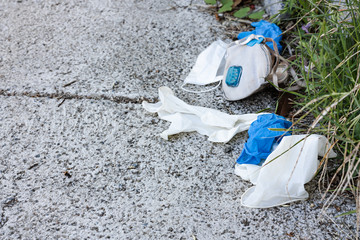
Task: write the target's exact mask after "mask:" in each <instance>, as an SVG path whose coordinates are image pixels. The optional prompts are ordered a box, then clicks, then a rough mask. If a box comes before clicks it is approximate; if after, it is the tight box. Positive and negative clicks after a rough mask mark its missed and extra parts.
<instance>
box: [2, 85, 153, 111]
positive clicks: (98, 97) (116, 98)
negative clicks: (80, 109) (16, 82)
mask: <svg viewBox="0 0 360 240" xmlns="http://www.w3.org/2000/svg"><path fill="white" fill-rule="evenodd" d="M0 96H5V97H30V98H51V99H57V100H60V99H63V101H62V102H61V103H60V104H59V105H58V106H59V107H60V106H61V104H63V103H64V101H65V100H66V99H77V100H84V99H85V100H100V101H103V100H105V101H112V102H115V103H133V104H141V103H142V102H143V101H147V102H151V103H154V102H156V101H157V98H146V97H135V98H130V97H125V96H114V97H111V96H106V95H78V94H71V93H64V92H56V93H40V92H27V91H26V92H20V93H19V92H8V91H6V90H3V89H0Z"/></svg>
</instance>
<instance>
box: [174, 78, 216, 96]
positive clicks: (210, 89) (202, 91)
mask: <svg viewBox="0 0 360 240" xmlns="http://www.w3.org/2000/svg"><path fill="white" fill-rule="evenodd" d="M217 78H220V79H218V80H217V81H218V82H219V83H218V84H217V85H216V86H215V87H212V88H209V89H206V90H200V91H196V90H190V89H186V88H185V85H186V84H187V83H183V84H182V85H181V86H180V88H181V89H182V90H184V91H185V92H190V93H206V92H210V91H213V90H215V89H217V88H218V87H219V86H220V84H221V82H222V76H219V77H217Z"/></svg>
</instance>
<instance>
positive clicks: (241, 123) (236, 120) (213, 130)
mask: <svg viewBox="0 0 360 240" xmlns="http://www.w3.org/2000/svg"><path fill="white" fill-rule="evenodd" d="M159 98H160V102H158V103H148V102H146V101H144V102H143V103H142V105H143V107H144V108H145V110H147V111H149V112H152V113H157V114H158V116H159V117H160V118H161V119H164V120H166V121H170V122H171V125H170V127H169V129H167V130H165V131H164V132H162V133H161V134H160V136H161V137H162V138H164V139H165V140H168V136H170V135H173V134H177V133H181V132H194V131H196V132H198V133H200V134H202V135H206V136H208V137H209V138H208V140H209V141H212V142H224V143H226V142H228V141H230V140H231V138H232V137H233V136H234V135H236V134H237V133H239V132H242V131H246V130H248V129H249V127H250V125H251V123H252V122H253V121H255V120H256V118H257V117H258V116H259V115H260V114H243V115H229V114H226V113H223V112H220V111H218V110H215V109H211V108H205V107H198V106H193V105H189V104H187V103H185V102H183V101H182V100H180V99H179V98H177V97H176V96H175V95H174V93H173V92H172V91H171V89H170V88H168V87H160V88H159Z"/></svg>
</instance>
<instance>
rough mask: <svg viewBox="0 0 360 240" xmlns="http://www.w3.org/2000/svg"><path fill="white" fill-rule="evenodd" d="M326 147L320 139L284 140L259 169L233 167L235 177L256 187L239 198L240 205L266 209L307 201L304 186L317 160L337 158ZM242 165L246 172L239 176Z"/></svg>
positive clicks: (316, 166)
mask: <svg viewBox="0 0 360 240" xmlns="http://www.w3.org/2000/svg"><path fill="white" fill-rule="evenodd" d="M329 147H330V144H329V143H328V141H327V139H326V138H325V137H324V136H321V135H315V134H313V135H292V136H285V137H283V139H282V140H281V142H280V144H279V145H278V146H277V147H276V149H275V150H274V151H273V152H272V153H271V154H270V155H269V156H268V157H267V158H266V160H265V162H264V163H263V165H262V166H258V165H253V164H236V165H235V174H237V175H240V176H241V177H244V176H245V180H250V181H251V182H252V183H253V184H255V186H254V187H251V188H250V189H248V190H247V191H246V192H245V193H244V194H243V195H242V197H241V204H242V205H243V206H246V207H252V208H269V207H274V206H279V205H283V204H286V203H290V202H293V201H299V200H305V199H307V198H308V197H309V194H308V193H307V192H306V190H305V188H304V184H306V183H307V182H309V181H310V180H311V179H312V178H313V176H314V175H315V173H316V171H317V169H318V166H319V161H318V156H321V157H323V156H325V155H327V157H329V158H333V157H336V154H335V153H334V152H333V151H332V150H331V149H330V148H329ZM329 149H330V150H329ZM241 165H248V166H249V168H248V169H247V172H242V171H243V170H244V169H243V168H242V167H243V166H241Z"/></svg>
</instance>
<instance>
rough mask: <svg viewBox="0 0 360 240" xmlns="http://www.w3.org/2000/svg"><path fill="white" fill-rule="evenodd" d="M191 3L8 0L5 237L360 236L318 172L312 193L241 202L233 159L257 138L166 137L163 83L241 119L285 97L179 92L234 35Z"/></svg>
mask: <svg viewBox="0 0 360 240" xmlns="http://www.w3.org/2000/svg"><path fill="white" fill-rule="evenodd" d="M190 2H191V1H190V0H181V1H180V0H179V1H178V0H177V1H166V0H156V1H120V0H119V1H110V0H107V1H100V0H99V1H25V0H23V1H0V19H1V21H0V93H1V95H0V103H1V104H0V129H1V131H0V146H1V151H0V188H1V190H0V204H1V208H0V238H1V239H100V238H110V239H199V240H200V239H344V238H352V235H351V234H352V233H351V232H354V226H355V217H354V216H347V217H344V218H336V219H334V218H333V217H334V216H335V215H337V214H339V213H342V212H345V211H348V210H351V209H353V208H354V203H353V200H352V199H350V198H346V197H345V196H343V197H341V198H339V199H338V200H336V201H335V202H334V204H333V205H332V206H331V207H330V208H329V209H328V210H327V215H325V216H323V217H321V216H320V212H321V206H322V202H321V201H320V193H319V192H318V190H317V186H316V181H312V182H311V183H310V184H309V185H308V186H307V189H308V190H309V191H310V199H309V200H308V201H305V202H298V203H293V204H291V205H289V206H284V207H275V208H271V209H249V208H244V207H241V206H240V196H241V194H242V193H243V192H244V191H245V190H246V189H247V188H248V187H250V186H251V184H250V183H247V182H244V181H241V179H240V178H238V177H236V176H235V175H234V174H233V169H232V166H233V163H234V161H235V160H236V158H237V156H238V155H239V154H240V151H241V149H242V147H243V144H244V142H245V140H246V133H243V134H239V135H238V136H236V137H235V138H234V139H233V140H232V141H231V142H229V143H228V144H214V143H210V142H208V141H206V137H204V136H201V135H198V134H195V133H189V134H179V135H177V136H174V137H172V138H171V139H170V140H169V141H165V140H163V139H161V138H160V137H159V136H158V134H159V133H160V132H162V131H163V130H164V129H165V128H167V126H168V123H167V122H164V121H160V120H159V119H158V118H157V117H156V116H155V115H152V114H149V113H147V112H145V111H144V110H143V109H142V107H141V104H140V103H141V101H142V99H144V98H145V99H150V100H154V101H155V100H156V98H157V88H158V87H160V86H163V85H166V86H169V87H170V88H172V89H173V90H174V91H175V92H176V94H177V95H178V96H179V97H180V98H182V99H184V100H185V101H186V102H189V103H191V104H195V105H200V106H205V107H212V108H216V109H219V110H222V111H225V112H228V113H233V114H241V113H252V112H255V111H258V110H261V109H264V108H272V109H273V108H274V106H275V103H274V100H275V98H276V93H273V92H271V91H264V92H262V93H259V94H257V95H255V96H252V97H250V98H249V99H247V100H244V101H240V102H235V103H230V102H226V101H224V100H223V98H222V96H221V92H220V90H218V91H214V92H210V93H206V94H203V95H200V96H199V95H194V94H189V93H185V92H182V91H181V90H179V85H180V83H181V79H183V78H184V77H185V75H186V74H187V73H188V72H189V71H190V68H191V67H192V64H193V63H194V62H195V59H196V56H197V55H198V53H199V52H200V51H201V50H202V49H204V47H205V46H207V45H208V44H209V43H211V42H212V41H214V40H216V39H219V38H220V39H225V34H224V33H223V32H222V31H221V29H222V28H217V27H216V26H217V25H219V24H220V23H218V22H216V20H215V19H214V18H213V17H212V16H211V15H209V14H208V13H206V12H204V11H202V7H199V5H203V3H202V1H200V0H198V1H192V3H193V5H189V4H190ZM74 81H75V82H74ZM72 82H73V83H72ZM68 83H72V84H71V85H68V86H66V84H68ZM64 98H66V100H65V101H64V102H63V99H64ZM326 216H329V217H330V218H329V217H326ZM333 221H334V222H333Z"/></svg>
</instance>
